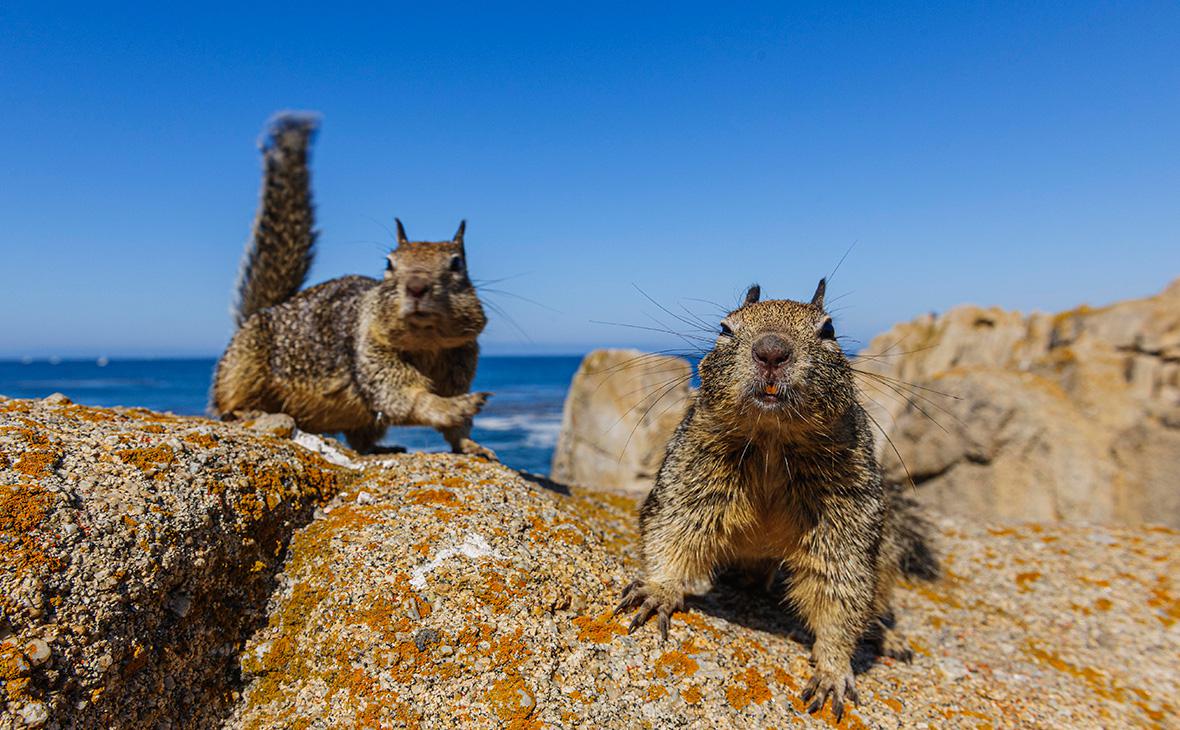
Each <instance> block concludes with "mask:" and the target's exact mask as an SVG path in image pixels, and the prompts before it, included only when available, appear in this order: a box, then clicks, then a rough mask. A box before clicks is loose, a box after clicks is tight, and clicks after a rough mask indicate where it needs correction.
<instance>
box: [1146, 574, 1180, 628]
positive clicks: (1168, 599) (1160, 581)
mask: <svg viewBox="0 0 1180 730" xmlns="http://www.w3.org/2000/svg"><path fill="white" fill-rule="evenodd" d="M1171 590H1172V581H1171V580H1170V579H1169V578H1168V576H1166V575H1160V576H1157V577H1156V580H1155V585H1154V586H1152V588H1151V598H1148V599H1147V605H1148V606H1151V607H1152V608H1154V609H1157V610H1159V611H1162V612H1163V613H1157V614H1156V618H1158V619H1159V620H1160V623H1162V624H1163V625H1164V626H1171V625H1172V624H1174V623H1176V621H1178V620H1180V599H1178V598H1176V597H1175V596H1173V595H1172V593H1171Z"/></svg>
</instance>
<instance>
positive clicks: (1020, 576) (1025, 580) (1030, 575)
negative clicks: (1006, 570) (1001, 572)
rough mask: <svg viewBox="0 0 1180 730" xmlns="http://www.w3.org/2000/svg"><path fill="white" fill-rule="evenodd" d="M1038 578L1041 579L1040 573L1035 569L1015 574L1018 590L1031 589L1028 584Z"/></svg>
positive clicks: (1026, 590)
mask: <svg viewBox="0 0 1180 730" xmlns="http://www.w3.org/2000/svg"><path fill="white" fill-rule="evenodd" d="M1040 579H1041V574H1040V573H1038V572H1036V571H1035V570H1033V571H1029V572H1027V573H1017V574H1016V585H1017V586H1019V588H1020V590H1022V591H1025V592H1028V591H1031V590H1032V588H1030V587H1029V586H1030V585H1031V584H1033V583H1035V582H1037V581H1038V580H1040Z"/></svg>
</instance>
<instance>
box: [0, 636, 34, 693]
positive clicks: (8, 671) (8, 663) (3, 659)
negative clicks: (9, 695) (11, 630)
mask: <svg viewBox="0 0 1180 730" xmlns="http://www.w3.org/2000/svg"><path fill="white" fill-rule="evenodd" d="M28 673H29V662H28V660H26V659H25V658H24V656H23V655H22V654H21V652H20V650H19V649H17V648H16V644H15V643H12V644H0V680H3V681H4V682H6V683H7V682H14V681H18V680H20V679H21V678H22V677H24V676H25V675H26V674H28Z"/></svg>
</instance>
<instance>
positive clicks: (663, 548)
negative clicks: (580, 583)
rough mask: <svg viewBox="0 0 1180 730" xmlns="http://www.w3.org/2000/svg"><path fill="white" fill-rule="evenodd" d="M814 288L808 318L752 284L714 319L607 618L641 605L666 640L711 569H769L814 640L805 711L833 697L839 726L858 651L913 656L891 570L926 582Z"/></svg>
mask: <svg viewBox="0 0 1180 730" xmlns="http://www.w3.org/2000/svg"><path fill="white" fill-rule="evenodd" d="M824 289H825V282H824V281H823V280H821V281H820V283H819V287H818V288H817V289H816V292H815V295H814V297H813V298H812V299H811V301H810V303H806V304H805V303H802V302H794V301H787V300H777V301H765V302H760V301H759V296H760V290H759V287H758V286H756V285H755V286H753V287H750V289H749V291H748V292H747V294H746V298H745V302H744V303H743V304H742V306H741V307H740V308H738V309H737V310H735V311H733V312H730V313H729V315H728V316H726V317H725V319H724V320H723V321H722V323H721V332H720V334H719V335H718V337H717V342H716V344H715V345H714V347H713V349H712V351H711V352H709V353H708V355H706V356H705V357H704V359H703V360H701V363H700V368H699V370H700V378H701V387H700V390H699V391H698V392H697V394H696V396H695V397H694V400H693V402H692V403H691V405H690V407H689V409H688V412H687V413H686V414H685V416H684V420H683V421H682V422H681V423H680V426H679V427H678V428H677V430H676V433H675V435H674V436H673V437H672V440H671V441H670V442H669V444H668V448H667V452H666V454H665V457H664V463H663V465H662V467H661V468H660V470H659V473H658V475H657V477H656V483H655V486H654V488H653V489H652V491H651V493H650V494H648V496H647V499H646V500H645V501H644V503H643V506H642V508H641V510H640V515H639V524H640V532H641V533H642V541H643V559H644V568H645V572H644V576H643V579H642V580H637V581H635V582H634V583H632V584H631V585H629V586H627V588H626V589H625V590H624V591H623V600H622V602H621V603H620V604H619V607H618V609H617V610H616V613H617V612H621V611H625V610H629V609H632V608H635V607H637V606H638V607H640V610H639V612H638V613H637V614H636V616H635V618H634V620H633V621H632V623H631V627H630V628H631V630H632V631H634V630H635V629H636V628H638V627H639V626H641V625H642V624H643V623H644V622H645V621H647V619H649V618H650V617H651V616H653V615H656V614H658V616H659V629H660V632H661V634H662V635H663V636H664V637H665V638H666V637H667V633H668V626H669V623H670V619H671V615H672V613H673V612H674V611H677V610H680V609H683V607H684V599H685V597H686V596H688V595H694V594H697V595H699V594H702V593H705V592H707V591H708V590H709V589H710V588H711V586H712V582H713V578H714V575H715V573H716V572H717V571H718V570H719V569H720V568H723V567H737V568H752V569H762V570H765V569H769V570H772V571H777V570H778V569H779V568H781V569H782V570H783V573H784V574H785V576H786V596H785V599H786V601H787V602H788V604H789V605H790V606H791V607H792V608H793V609H794V610H795V611H796V612H797V613H798V615H799V617H800V618H802V619H803V621H804V622H805V623H806V624H807V627H808V628H809V629H810V630H811V632H812V633H813V634H814V636H815V643H814V645H813V648H812V659H813V661H814V663H815V674H814V675H813V676H812V678H811V680H810V681H809V682H808V683H807V685H806V688H805V689H804V691H803V698H804V700H811V701H812V702H811V705H810V707H809V710H810V711H812V712H814V711H817V710H819V709H820V708H821V707H822V706H823V704H824V702H825V701H826V700H827V698H828V697H831V699H832V709H833V711H834V712H835V713H836V715H837V717H839V716H841V715H842V714H843V711H844V700H845V698H848V699H850V700H852V701H854V702H855V701H856V689H855V684H854V680H853V673H852V665H851V659H852V655H853V650H854V649H855V647H856V645H857V644H858V642H859V641H860V640H861V639H870V640H874V641H875V642H877V645H878V648H879V650H880V651H881V652H882V653H884V654H887V655H890V656H894V657H899V658H903V659H908V658H909V657H910V653H909V650H908V649H907V648H906V644H905V641H904V640H903V639H902V638H901V637H900V636H899V635H898V634H897V633H896V632H895V631H894V630H893V629H892V617H891V615H890V593H891V591H892V589H893V586H894V584H895V582H896V580H897V578H898V577H899V573H901V572H902V571H905V572H907V573H911V574H917V575H920V576H922V577H933V576H934V574H935V573H936V571H937V563H936V562H935V560H934V558H933V555H932V553H931V552H930V550H929V547H928V542H927V533H928V530H929V526H928V524H927V523H926V521H925V520H924V519H923V518H922V517H921V515H920V514H918V512H917V511H916V510H917V507H916V504H915V503H914V502H912V501H911V500H909V499H907V498H905V497H903V496H902V495H901V494H900V492H899V489H898V488H894V487H890V486H887V485H885V484H884V483H883V481H882V476H881V469H880V467H879V466H878V464H877V461H876V458H875V456H874V452H873V435H872V432H871V431H870V428H869V420H868V417H867V414H866V413H865V411H864V409H863V408H861V406H860V404H859V402H858V400H857V390H856V387H855V384H854V381H853V372H852V368H851V365H850V363H849V361H848V360H847V359H846V358H845V356H844V353H843V352H842V351H841V348H840V345H839V344H838V343H837V341H836V335H835V331H834V329H833V326H832V318H831V317H830V316H829V315H828V314H827V313H826V312H825V310H824V304H823V298H824Z"/></svg>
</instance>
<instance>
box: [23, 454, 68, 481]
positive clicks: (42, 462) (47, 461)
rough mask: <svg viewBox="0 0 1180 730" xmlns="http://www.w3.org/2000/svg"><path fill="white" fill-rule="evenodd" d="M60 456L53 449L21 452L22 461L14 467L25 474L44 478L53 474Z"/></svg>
mask: <svg viewBox="0 0 1180 730" xmlns="http://www.w3.org/2000/svg"><path fill="white" fill-rule="evenodd" d="M59 458H60V457H59V456H58V454H56V453H55V452H53V451H26V452H25V453H23V454H21V456H20V461H18V462H16V466H15V467H13V468H14V469H16V470H17V471H19V472H21V473H22V474H24V475H25V476H29V477H32V478H34V479H44V478H45V477H48V476H52V475H53V470H54V468H55V467H56V466H57V462H58V459H59Z"/></svg>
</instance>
